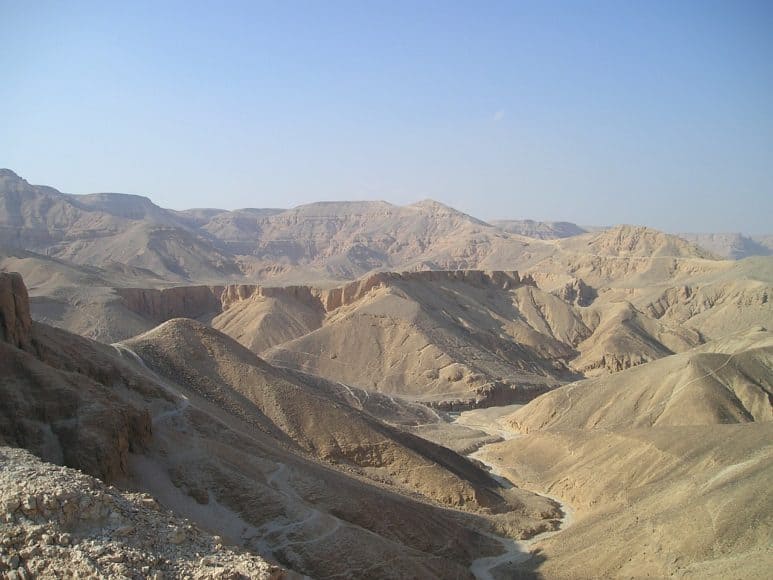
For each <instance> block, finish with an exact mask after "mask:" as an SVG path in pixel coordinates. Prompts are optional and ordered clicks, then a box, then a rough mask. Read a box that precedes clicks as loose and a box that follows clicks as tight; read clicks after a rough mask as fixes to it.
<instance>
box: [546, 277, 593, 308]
mask: <svg viewBox="0 0 773 580" xmlns="http://www.w3.org/2000/svg"><path fill="white" fill-rule="evenodd" d="M553 294H555V295H556V296H558V297H559V298H561V300H565V301H566V302H569V303H570V304H576V305H577V306H590V305H591V304H592V303H593V301H594V300H595V299H596V290H595V289H593V288H591V287H590V286H588V285H587V284H586V283H585V281H584V280H583V279H582V278H574V279H573V280H571V281H569V282H567V283H566V285H565V286H563V287H561V288H559V289H558V290H556V291H554V292H553Z"/></svg>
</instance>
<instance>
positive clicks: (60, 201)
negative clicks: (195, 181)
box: [0, 169, 773, 283]
mask: <svg viewBox="0 0 773 580" xmlns="http://www.w3.org/2000/svg"><path fill="white" fill-rule="evenodd" d="M593 235H597V233H596V234H594V233H593V232H587V231H586V230H585V229H583V228H581V227H580V226H577V225H576V224H572V223H569V222H535V221H531V220H521V221H515V220H502V221H495V222H493V223H486V222H483V221H481V220H479V219H476V218H474V217H472V216H469V215H467V214H464V213H462V212H460V211H457V210H455V209H453V208H451V207H448V206H445V205H443V204H441V203H438V202H435V201H431V200H426V201H422V202H419V203H415V204H412V205H408V206H402V207H401V206H395V205H392V204H389V203H386V202H377V201H376V202H370V201H368V202H321V203H313V204H308V205H303V206H299V207H297V208H293V209H289V210H282V209H241V210H234V211H226V210H218V209H191V210H186V211H174V210H167V209H163V208H161V207H159V206H157V205H155V204H154V203H153V202H152V201H150V200H149V199H147V198H145V197H141V196H137V195H128V194H116V193H97V194H90V195H71V194H65V193H61V192H59V191H57V190H56V189H54V188H52V187H47V186H38V185H31V184H29V183H28V182H27V181H25V180H24V179H22V178H21V177H19V176H18V175H16V174H15V173H14V172H13V171H11V170H8V169H0V247H4V248H16V249H24V250H28V251H32V252H35V253H38V254H42V255H45V256H48V257H51V258H57V259H61V260H66V261H68V262H70V263H73V264H79V265H85V266H96V267H100V268H110V267H115V264H120V265H121V267H130V268H135V269H141V270H143V271H147V273H148V275H151V276H155V277H158V278H162V279H165V280H169V281H174V282H203V281H209V282H213V281H223V280H245V279H249V280H268V279H272V280H275V281H276V282H278V283H294V282H305V281H312V280H313V281H315V282H318V281H320V280H329V281H331V282H333V281H341V280H351V279H354V278H357V277H359V276H362V275H364V274H366V273H368V272H371V271H376V270H394V269H399V270H420V269H469V268H484V269H512V268H513V267H514V266H517V267H518V268H523V267H524V266H529V265H532V264H533V263H534V262H535V261H536V260H538V259H540V258H544V257H545V256H547V255H549V254H552V253H553V252H554V251H555V248H554V247H553V246H551V245H549V244H540V243H539V242H540V241H543V240H553V239H566V238H574V237H578V236H593ZM687 238H688V239H689V240H690V241H693V242H695V243H697V244H698V245H700V246H702V247H704V248H706V249H708V250H709V251H711V252H712V253H714V254H716V255H718V256H723V257H731V258H734V259H736V258H741V257H746V256H749V255H767V254H770V252H771V247H773V238H772V237H770V236H769V237H761V238H754V239H752V238H745V237H743V236H740V235H738V236H737V237H732V236H728V235H719V234H712V235H710V236H702V235H701V236H695V235H693V236H687Z"/></svg>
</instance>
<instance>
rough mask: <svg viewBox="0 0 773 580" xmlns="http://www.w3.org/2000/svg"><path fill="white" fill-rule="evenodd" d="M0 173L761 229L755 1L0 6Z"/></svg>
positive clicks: (770, 169) (269, 201) (246, 196)
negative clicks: (435, 202) (428, 200)
mask: <svg viewBox="0 0 773 580" xmlns="http://www.w3.org/2000/svg"><path fill="white" fill-rule="evenodd" d="M0 22H2V31H3V40H2V42H1V43H0V70H2V71H3V76H4V80H3V82H2V83H0V118H1V119H2V123H0V167H8V168H10V169H13V170H14V171H16V172H17V173H19V174H20V175H22V176H23V177H25V178H26V179H28V180H29V181H30V182H32V183H40V184H47V185H52V186H54V187H56V188H58V189H60V190H62V191H67V192H71V193H91V192H98V191H114V192H115V191H117V192H123V193H138V194H142V195H147V196H149V197H150V198H151V199H153V200H154V201H155V202H156V203H158V204H159V205H162V206H164V207H171V208H175V209H182V208H188V207H223V208H228V209H232V208H237V207H290V206H294V205H298V204H301V203H308V202H312V201H321V200H343V199H347V200H348V199H385V200H387V201H390V202H393V203H397V204H405V203H412V202H414V201H418V200H420V199H423V198H433V199H436V200H438V201H441V202H444V203H446V204H449V205H452V206H454V207H456V208H458V209H461V210H463V211H466V212H468V213H471V214H473V215H475V216H477V217H480V218H483V219H497V218H533V219H551V220H569V221H574V222H578V223H581V224H598V225H602V224H604V225H606V224H614V223H637V224H646V225H650V226H654V227H657V228H661V229H664V230H667V231H674V232H676V231H743V232H746V233H771V232H773V223H771V221H772V220H771V218H772V217H773V2H770V1H767V0H763V1H751V0H732V1H730V0H727V1H713V0H703V1H691V2H686V1H643V0H642V1H637V2H634V1H630V2H619V1H614V2H601V1H587V2H579V1H572V2H569V1H566V2H554V1H546V2H538V1H536V0H535V1H534V2H515V1H513V2H475V1H470V2H452V1H450V0H449V1H441V2H433V1H418V2H417V1H407V2H405V1H386V0H384V1H382V2H375V1H351V2H338V1H332V0H331V1H316V2H314V1H307V2H300V1H294V0H286V1H273V2H257V1H255V2H235V1H226V2H195V1H185V2H175V1H168V2H167V1H164V2H144V1H131V2H102V1H99V2H83V1H71V2H45V1H36V2H28V1H25V0H0Z"/></svg>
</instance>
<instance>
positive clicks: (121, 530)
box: [0, 447, 295, 580]
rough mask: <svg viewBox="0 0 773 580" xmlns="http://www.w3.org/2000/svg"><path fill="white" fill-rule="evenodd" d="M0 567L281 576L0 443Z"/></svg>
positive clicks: (97, 573)
mask: <svg viewBox="0 0 773 580" xmlns="http://www.w3.org/2000/svg"><path fill="white" fill-rule="evenodd" d="M0 573H1V574H2V575H3V577H4V578H8V579H9V580H16V579H23V578H31V577H65V578H153V579H155V580H160V579H163V578H200V579H208V578H212V579H215V578H223V579H226V578H229V579H236V578H271V579H279V578H288V577H294V576H295V575H292V576H288V574H287V573H285V572H284V571H283V570H282V569H280V568H279V567H277V566H274V565H271V564H269V563H268V562H266V561H265V560H264V559H263V558H261V557H260V556H257V555H254V554H249V553H246V552H242V551H238V550H234V549H233V548H231V547H226V546H223V545H222V544H221V543H220V539H219V538H218V537H216V536H212V535H210V534H207V533H205V532H203V531H201V530H200V529H199V528H197V527H196V526H194V525H192V524H191V523H190V522H188V521H187V520H184V519H181V518H179V517H177V516H175V515H174V514H172V513H171V512H168V511H166V510H163V509H161V508H160V507H159V505H158V504H157V503H156V501H155V500H154V499H153V498H152V497H151V496H149V495H147V494H137V493H122V492H119V491H118V490H116V489H115V488H113V487H112V486H111V487H108V486H106V485H105V484H104V483H102V482H101V481H100V480H98V479H96V478H94V477H90V476H88V475H84V474H83V473H81V472H79V471H76V470H74V469H69V468H67V467H59V466H56V465H52V464H50V463H45V462H43V461H40V460H39V459H38V458H37V457H35V456H34V455H32V454H31V453H29V452H28V451H25V450H23V449H14V448H10V447H1V448H0Z"/></svg>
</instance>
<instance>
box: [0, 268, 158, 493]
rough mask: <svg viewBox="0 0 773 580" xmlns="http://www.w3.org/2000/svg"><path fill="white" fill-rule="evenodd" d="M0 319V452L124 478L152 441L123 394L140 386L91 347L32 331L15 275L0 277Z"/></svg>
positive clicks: (39, 328) (145, 422) (141, 415)
mask: <svg viewBox="0 0 773 580" xmlns="http://www.w3.org/2000/svg"><path fill="white" fill-rule="evenodd" d="M0 319H1V320H2V329H3V330H2V331H3V335H2V337H3V340H2V341H0V400H1V401H2V405H0V444H5V445H14V446H19V447H25V448H27V449H30V450H32V451H33V452H35V453H36V454H37V455H38V456H40V457H43V458H44V459H46V460H48V461H53V462H55V463H61V464H65V465H69V466H71V467H76V468H78V469H81V470H83V471H85V472H87V473H89V474H91V475H94V476H96V477H99V478H101V479H103V480H105V481H108V482H110V481H115V480H116V479H119V478H121V477H124V476H126V474H127V472H128V467H127V464H128V455H129V453H130V452H132V451H138V450H140V449H142V448H143V447H144V446H145V445H146V444H147V443H148V442H149V440H150V437H151V430H152V429H151V419H150V415H149V413H148V411H147V409H146V408H144V407H143V406H140V405H139V404H138V403H136V402H135V401H133V400H130V399H129V398H128V397H127V398H124V396H123V391H122V389H121V387H122V386H123V385H125V384H127V381H129V382H137V381H141V379H140V378H137V377H134V378H131V377H128V378H127V369H126V368H123V367H120V368H119V366H120V363H117V362H116V361H115V359H113V358H112V357H110V356H107V355H106V354H105V353H104V352H102V351H101V350H100V349H99V347H94V346H93V343H91V342H90V341H88V340H86V339H83V338H81V337H77V336H73V335H70V334H68V333H65V332H63V331H59V330H56V329H52V328H48V327H45V326H43V325H38V324H37V323H32V322H31V320H30V314H29V300H28V297H27V289H26V287H25V285H24V281H23V280H22V278H21V276H19V275H18V274H0ZM33 343H34V349H33V348H32V345H33Z"/></svg>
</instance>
